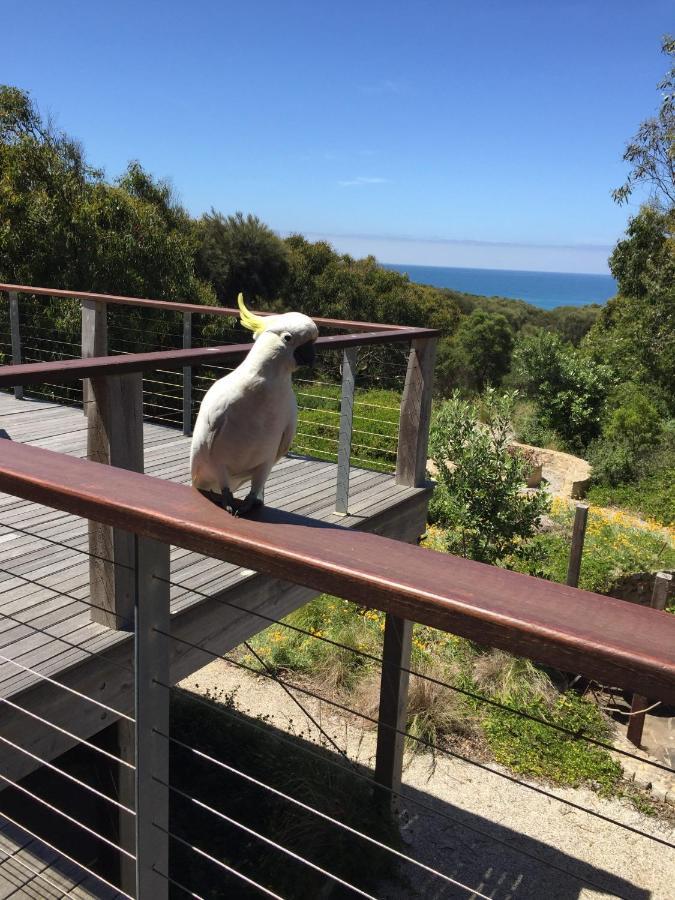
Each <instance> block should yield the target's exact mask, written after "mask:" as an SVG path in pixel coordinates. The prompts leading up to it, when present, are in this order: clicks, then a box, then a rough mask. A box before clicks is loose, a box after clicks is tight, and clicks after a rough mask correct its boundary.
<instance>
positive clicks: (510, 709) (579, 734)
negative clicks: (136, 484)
mask: <svg viewBox="0 0 675 900" xmlns="http://www.w3.org/2000/svg"><path fill="white" fill-rule="evenodd" d="M154 577H155V578H157V580H158V581H164V582H165V583H167V584H169V585H171V586H172V587H177V588H181V589H183V590H186V591H188V592H189V593H193V594H197V595H198V596H199V597H204V598H205V599H209V600H216V601H217V602H218V603H220V604H221V605H222V606H227V607H230V608H231V609H236V610H237V611H238V612H243V613H246V614H248V615H251V616H255V617H256V618H258V619H262V621H264V622H268V623H269V624H270V625H278V626H280V627H281V628H287V629H288V630H289V631H293V632H295V633H296V634H301V635H303V636H304V637H311V638H314V639H315V640H317V641H321V642H322V643H324V644H328V645H329V646H331V647H335V648H336V649H337V650H348V651H349V652H350V653H354V654H355V655H356V656H361V657H363V658H364V659H367V660H370V661H371V662H374V663H377V664H378V665H382V664H383V662H384V660H383V659H382V657H381V656H376V655H375V654H373V653H368V652H367V651H365V650H358V649H357V648H356V647H350V646H349V645H348V644H342V643H340V641H335V640H333V639H332V638H327V637H325V635H321V634H315V633H314V632H312V631H308V630H307V629H306V628H300V627H299V626H298V625H292V624H291V623H290V622H284V621H283V620H282V619H275V618H273V617H272V616H267V615H265V614H264V613H261V612H258V611H257V610H253V609H248V608H247V607H245V606H240V605H239V604H237V603H234V602H233V601H231V600H226V599H225V598H224V597H221V596H217V595H214V594H207V593H206V592H205V591H200V590H199V589H197V588H191V587H189V586H188V585H186V584H181V583H180V582H177V581H173V580H172V579H167V578H159V577H158V576H154ZM398 668H399V670H400V671H401V672H405V673H406V674H408V675H413V676H415V678H421V679H422V680H423V681H428V682H429V683H430V684H435V685H437V686H438V687H442V688H447V689H448V690H450V691H453V692H455V693H458V694H462V695H463V696H465V697H469V698H470V699H472V700H476V701H478V702H480V703H485V704H487V705H488V706H492V707H494V708H495V709H499V710H502V711H503V712H507V713H510V714H512V715H516V716H519V717H520V718H523V719H527V720H529V721H530V722H536V723H537V724H538V725H545V726H546V727H547V728H551V729H553V730H554V731H559V732H561V733H562V734H567V735H568V736H569V737H571V738H574V739H575V740H584V741H586V742H587V743H589V744H593V745H594V746H596V747H600V748H602V749H604V750H607V751H611V752H613V753H619V754H621V755H622V756H626V757H628V758H629V759H634V760H636V761H637V762H646V763H648V764H649V765H651V766H653V767H654V768H657V769H662V770H663V771H664V772H669V773H671V774H672V772H673V769H672V768H671V767H670V766H667V765H665V764H663V763H660V762H658V761H657V760H646V759H644V758H643V757H642V756H638V755H637V754H636V753H631V752H630V751H629V750H622V749H621V748H618V747H614V746H612V745H611V744H607V743H605V742H604V741H599V740H597V739H596V738H593V737H590V736H589V735H586V734H584V733H583V728H580V729H577V730H576V731H574V730H572V729H571V728H566V727H565V726H564V725H559V724H557V723H555V722H548V721H547V720H546V719H541V718H539V717H538V716H533V715H532V714H531V713H527V712H525V711H524V710H520V709H517V708H516V707H515V706H509V705H508V704H506V703H500V702H499V701H498V700H492V699H491V698H489V697H485V696H483V695H482V694H477V693H475V692H474V691H469V690H467V689H466V688H461V687H458V686H457V685H454V684H450V683H449V682H447V681H442V680H441V679H439V678H434V677H433V676H432V675H427V674H425V673H424V672H419V671H417V670H416V669H410V668H408V667H407V666H399V667H398Z"/></svg>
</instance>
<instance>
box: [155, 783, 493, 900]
mask: <svg viewBox="0 0 675 900" xmlns="http://www.w3.org/2000/svg"><path fill="white" fill-rule="evenodd" d="M153 781H155V782H156V783H157V784H161V785H162V787H165V788H168V789H169V790H170V791H172V792H173V793H174V794H177V795H178V796H180V797H183V798H184V799H185V800H189V801H190V803H194V804H195V806H198V807H199V808H200V809H203V810H205V811H206V812H209V813H211V815H214V816H216V818H218V819H221V820H222V821H223V822H227V823H228V825H233V826H234V827H235V828H238V829H240V831H243V832H245V833H246V834H248V835H250V836H251V837H253V838H256V840H259V841H262V842H263V843H264V844H267V846H268V847H272V848H274V849H275V850H278V851H279V852H280V853H283V854H285V855H286V856H289V857H290V858H291V859H294V860H295V861H296V862H299V863H302V864H303V865H304V866H307V867H308V868H310V869H313V870H314V871H315V872H318V873H319V874H320V875H324V876H325V877H326V878H330V879H331V881H334V882H336V883H337V884H340V885H342V887H346V888H348V889H349V890H351V891H353V892H354V893H355V894H358V895H359V896H360V897H365V898H366V900H377V897H374V896H373V895H372V894H368V893H367V892H366V891H362V890H361V888H358V887H356V885H353V884H351V883H350V882H349V881H346V880H345V879H344V878H340V876H339V875H335V873H334V872H330V871H329V870H328V869H324V868H323V866H319V865H317V864H316V863H313V862H312V861H311V860H309V859H307V858H306V857H304V856H301V855H300V854H299V853H296V852H295V851H294V850H289V848H288V847H284V846H283V844H279V843H278V842H277V841H274V840H272V838H270V837H267V835H264V834H260V832H259V831H255V830H254V829H253V828H249V827H248V825H244V823H243V822H238V821H237V820H236V819H233V818H232V817H231V816H228V815H226V814H225V813H224V812H221V811H220V810H219V809H214V807H213V806H209V804H208V803H203V802H202V801H201V800H197V798H196V797H192V796H190V794H186V793H185V791H181V790H180V789H179V788H177V787H174V785H172V784H167V783H166V782H164V781H161V779H159V778H153ZM477 896H479V897H485V895H484V894H478V895H477ZM485 900H490V898H489V897H485Z"/></svg>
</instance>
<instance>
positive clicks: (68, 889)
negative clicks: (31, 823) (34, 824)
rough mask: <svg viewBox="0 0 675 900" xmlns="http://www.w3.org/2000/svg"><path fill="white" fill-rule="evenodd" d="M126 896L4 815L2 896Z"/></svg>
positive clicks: (78, 899)
mask: <svg viewBox="0 0 675 900" xmlns="http://www.w3.org/2000/svg"><path fill="white" fill-rule="evenodd" d="M65 896H68V897H71V898H75V900H85V898H86V900H91V898H94V897H96V898H100V900H118V898H119V900H122V894H120V893H119V892H118V891H115V890H112V889H111V888H108V887H106V885H104V884H103V882H101V881H99V880H98V879H97V878H93V877H92V876H91V875H89V874H88V873H87V872H85V871H84V869H82V868H80V866H78V865H77V864H76V863H72V862H70V861H69V860H67V859H66V858H65V857H63V856H60V855H59V854H58V853H56V852H55V851H54V850H52V849H51V848H50V847H48V846H47V845H46V844H43V843H42V842H41V841H37V840H35V838H33V837H32V836H31V835H29V834H28V833H27V832H25V831H23V830H22V829H20V828H17V827H16V826H15V825H13V824H11V823H10V822H9V821H7V819H5V818H3V817H2V816H0V900H4V898H10V897H11V898H12V900H59V898H61V897H65Z"/></svg>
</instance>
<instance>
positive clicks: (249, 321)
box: [237, 294, 265, 337]
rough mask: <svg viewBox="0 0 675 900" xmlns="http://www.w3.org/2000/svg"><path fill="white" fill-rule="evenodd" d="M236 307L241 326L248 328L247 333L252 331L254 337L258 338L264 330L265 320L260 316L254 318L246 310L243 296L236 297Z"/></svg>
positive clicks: (253, 315) (252, 314)
mask: <svg viewBox="0 0 675 900" xmlns="http://www.w3.org/2000/svg"><path fill="white" fill-rule="evenodd" d="M237 306H238V307H239V312H240V313H241V315H240V316H239V321H240V322H241V324H242V325H243V326H244V328H248V330H249V331H252V332H253V334H254V336H255V337H258V335H259V334H261V333H262V332H263V331H264V330H265V319H264V318H263V317H262V316H256V315H255V314H254V313H252V312H251V311H250V310H248V309H246V306H245V304H244V295H243V294H239V296H238V297H237Z"/></svg>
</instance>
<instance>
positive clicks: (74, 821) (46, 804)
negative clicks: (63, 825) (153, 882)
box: [0, 772, 136, 860]
mask: <svg viewBox="0 0 675 900" xmlns="http://www.w3.org/2000/svg"><path fill="white" fill-rule="evenodd" d="M0 778H2V780H3V781H6V782H7V784H10V785H11V786H12V787H13V788H15V789H16V790H18V791H20V792H21V793H22V794H25V795H26V796H27V797H30V798H31V799H32V800H35V801H36V802H37V803H40V804H41V805H42V806H44V807H45V808H46V809H49V810H50V811H51V812H54V813H57V814H58V815H59V816H62V817H63V818H64V819H66V820H67V821H68V822H70V823H71V824H72V825H77V827H78V828H81V829H82V830H83V831H86V832H87V834H90V835H91V836H92V837H95V838H97V839H98V840H99V841H102V842H103V843H104V844H107V845H108V846H109V847H112V848H113V849H114V850H117V851H118V852H119V853H121V854H123V855H124V856H126V857H128V858H129V859H133V860H135V859H136V857H135V856H134V854H133V853H130V852H129V851H128V850H125V849H124V847H120V846H118V845H117V844H116V843H115V842H114V841H111V840H110V838H107V837H106V836H105V835H103V834H99V833H98V831H95V830H94V829H93V828H90V827H89V826H88V825H85V824H84V822H80V821H79V819H76V818H75V817H74V816H71V815H69V814H68V813H67V812H64V811H63V810H62V809H59V808H58V806H54V804H53V803H50V802H49V801H48V800H45V799H44V797H40V796H38V794H34V793H33V792H32V791H29V790H28V788H25V787H24V786H23V785H21V784H19V783H18V782H16V781H12V779H11V778H8V777H7V776H6V775H3V774H2V773H1V772H0Z"/></svg>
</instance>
